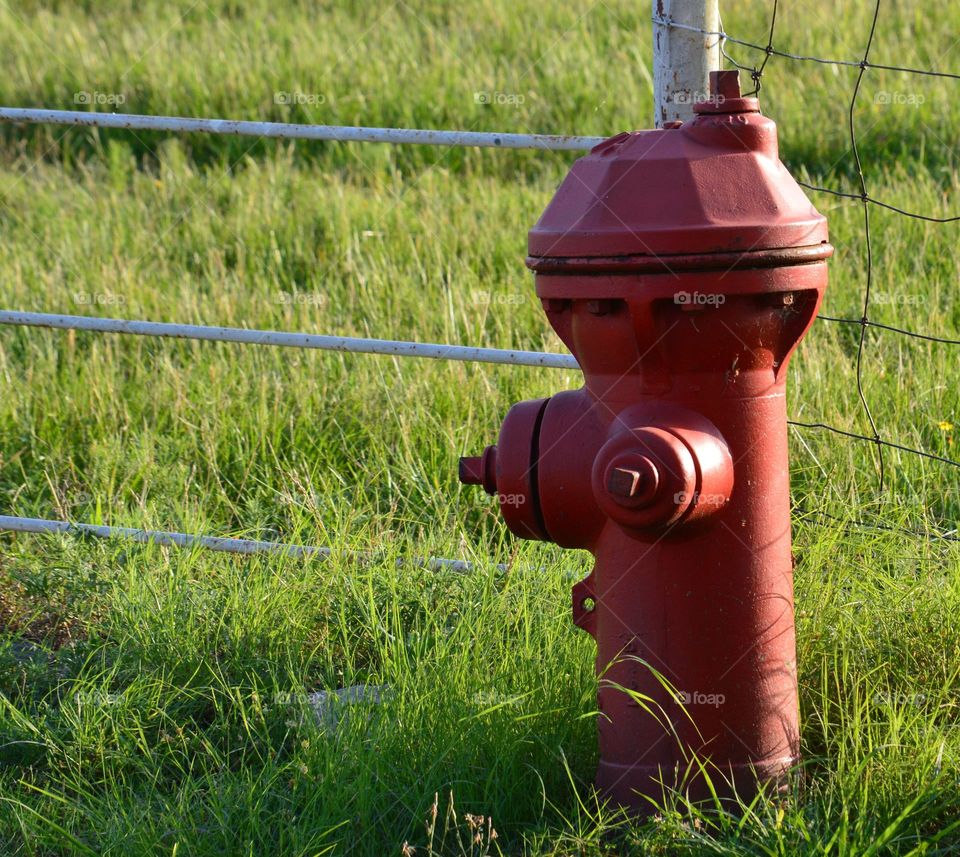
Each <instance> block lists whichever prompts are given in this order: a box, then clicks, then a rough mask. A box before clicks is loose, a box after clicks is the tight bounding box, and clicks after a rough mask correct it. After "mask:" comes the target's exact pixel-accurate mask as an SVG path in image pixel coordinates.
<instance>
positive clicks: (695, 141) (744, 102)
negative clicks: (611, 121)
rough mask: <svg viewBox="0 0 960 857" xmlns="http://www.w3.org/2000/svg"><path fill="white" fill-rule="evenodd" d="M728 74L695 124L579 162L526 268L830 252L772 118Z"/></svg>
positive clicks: (713, 261)
mask: <svg viewBox="0 0 960 857" xmlns="http://www.w3.org/2000/svg"><path fill="white" fill-rule="evenodd" d="M725 74H727V73H725V72H721V73H719V75H721V77H720V83H719V84H718V87H719V89H720V94H718V95H716V96H715V98H714V99H713V100H711V101H708V102H705V103H704V104H702V105H698V106H697V113H698V115H697V117H696V118H695V119H694V120H693V121H691V122H687V123H686V124H684V125H682V126H680V127H675V128H667V129H662V130H655V131H634V132H628V133H623V134H619V135H617V136H616V137H612V138H611V139H609V140H605V141H604V142H602V143H600V144H599V145H597V146H596V147H594V149H593V150H592V151H591V152H590V154H588V155H587V156H585V157H583V158H580V159H579V160H578V161H577V162H576V163H575V164H574V166H573V168H572V169H571V170H570V173H569V174H568V175H567V177H566V179H564V181H563V182H562V183H561V185H560V187H559V189H558V190H557V193H556V195H555V196H554V198H553V199H552V200H551V202H550V204H549V205H548V206H547V208H546V210H545V211H544V213H543V215H542V216H541V218H540V220H539V221H538V222H537V224H536V225H535V226H534V228H533V229H532V230H531V232H530V235H529V258H528V260H527V264H528V265H529V266H530V267H531V268H533V269H534V270H537V271H548V270H557V271H563V270H568V271H573V270H576V269H578V268H583V267H588V266H589V267H592V268H594V269H595V268H596V267H597V265H598V263H601V260H606V261H607V264H608V265H609V266H611V267H613V266H619V268H620V269H623V270H631V269H636V270H650V269H658V268H659V269H669V270H690V269H705V268H706V269H708V268H720V267H723V268H729V267H731V265H732V266H735V267H753V266H767V265H780V264H784V263H787V264H789V263H791V262H797V261H799V262H803V261H816V260H820V259H825V258H827V257H828V256H829V255H830V254H831V252H832V248H831V247H830V245H829V244H827V224H826V220H825V219H824V217H823V216H822V215H820V214H819V213H818V212H817V211H816V209H815V208H814V207H813V206H812V205H811V203H810V201H809V200H808V199H807V197H806V195H805V194H804V192H803V190H802V189H801V188H800V186H799V185H798V184H797V183H796V181H795V180H794V179H793V178H792V176H791V175H790V174H789V172H788V171H787V169H786V168H785V167H784V166H783V164H782V163H781V162H780V159H779V157H778V154H777V151H778V149H777V129H776V125H775V124H774V123H773V122H772V121H771V120H770V119H767V118H766V117H765V116H762V115H761V114H760V113H759V112H758V110H757V102H756V99H753V98H741V97H740V95H739V85H738V84H736V83H735V81H734V82H733V86H731V81H730V78H729V77H727V78H723V77H722V75H725ZM724 88H726V92H727V94H726V95H723V94H722V92H723V90H724ZM734 93H735V94H734ZM706 254H709V255H706Z"/></svg>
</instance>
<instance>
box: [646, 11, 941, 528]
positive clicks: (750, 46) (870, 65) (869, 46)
mask: <svg viewBox="0 0 960 857" xmlns="http://www.w3.org/2000/svg"><path fill="white" fill-rule="evenodd" d="M779 12H780V3H779V0H772V3H771V6H770V17H769V25H768V27H767V40H766V42H765V43H760V42H757V41H751V40H749V39H745V38H740V37H737V36H735V35H732V34H731V33H729V32H727V31H726V30H725V29H724V27H723V25H722V24H721V27H720V29H718V30H706V29H702V28H695V27H690V26H689V25H688V24H682V23H678V22H675V21H672V20H669V19H667V18H663V17H661V16H658V15H657V14H656V11H655V12H654V16H653V19H654V22H655V23H656V24H658V25H659V26H663V27H667V28H670V27H676V28H679V29H684V30H693V31H695V32H697V33H700V34H701V35H704V36H714V37H716V38H717V39H719V41H720V49H721V53H722V55H723V56H724V58H725V60H726V61H727V62H728V63H729V64H730V65H732V66H734V67H735V68H738V69H740V70H741V71H742V72H745V73H747V74H748V75H749V76H750V79H751V81H752V82H753V88H752V90H750V91H749V92H748V93H747V94H749V95H754V96H760V94H761V92H762V90H763V84H764V74H765V73H766V71H767V69H768V65H769V63H770V62H771V60H772V59H777V60H778V61H789V62H794V63H818V64H822V65H828V66H843V67H849V68H851V69H856V70H857V71H856V77H855V82H854V85H853V87H852V90H851V92H850V97H849V101H848V102H847V104H846V126H847V133H848V138H849V153H850V156H851V158H852V161H853V168H854V175H855V180H856V185H857V187H856V189H855V190H848V189H838V188H830V187H824V186H821V185H818V184H813V183H810V182H805V181H799V180H798V183H799V184H800V185H801V186H802V187H804V188H806V189H807V190H810V191H812V192H814V193H821V194H828V195H830V196H833V197H839V198H842V199H847V200H852V201H855V202H857V203H859V204H860V206H861V207H862V217H863V229H862V236H863V248H864V263H865V264H864V274H863V289H862V313H861V315H860V317H859V318H847V317H839V316H834V315H828V314H823V313H821V314H820V315H818V319H819V320H820V321H824V322H827V323H831V324H838V325H854V326H857V327H858V328H859V335H858V341H857V348H856V355H855V371H856V374H855V380H856V393H857V398H858V400H859V403H860V407H861V411H862V413H863V416H864V418H865V420H866V422H867V424H868V426H869V429H870V434H862V433H859V432H855V431H851V430H849V429H845V428H842V427H839V426H833V425H828V424H825V423H822V422H807V421H797V420H791V421H790V424H791V425H793V426H795V427H797V428H800V429H812V430H825V431H829V432H832V433H834V434H836V435H838V436H841V437H845V438H848V439H851V440H855V441H859V442H864V443H867V444H871V445H872V446H873V448H874V451H875V455H876V461H877V485H878V494H879V495H880V496H882V495H883V493H884V490H885V487H886V484H887V482H888V463H887V460H886V457H885V450H897V451H899V452H903V453H906V454H909V455H915V456H919V457H922V458H926V459H927V460H931V461H935V462H937V463H939V464H942V465H945V466H947V467H951V468H957V467H960V461H957V460H955V459H953V458H949V457H946V456H941V455H935V454H932V453H930V452H926V451H924V450H921V449H916V448H912V447H910V446H907V445H905V444H902V443H897V442H895V441H893V440H890V439H888V438H887V437H886V436H885V434H884V432H883V429H882V427H881V426H880V425H879V424H878V421H877V420H876V418H875V416H874V411H873V409H872V407H871V401H870V397H869V396H868V394H867V392H866V389H865V378H864V358H865V353H866V350H867V348H868V332H869V331H870V330H871V329H873V330H876V331H878V332H879V333H884V334H894V335H899V336H903V337H908V338H911V339H917V340H923V341H926V342H931V343H936V344H939V345H943V346H956V345H960V339H954V338H949V337H943V336H937V335H934V334H930V333H924V332H921V331H916V330H910V329H907V328H904V327H900V326H896V325H890V324H885V323H882V322H878V321H875V320H873V319H872V318H871V317H870V313H871V299H872V296H873V295H872V290H873V287H874V275H875V259H874V233H873V229H872V223H871V216H870V212H871V207H877V208H881V209H886V210H888V211H891V212H894V213H896V214H899V215H901V216H903V217H906V218H912V219H916V220H921V221H925V222H928V223H934V224H948V223H954V222H957V221H960V215H950V216H946V217H936V216H932V215H929V214H925V213H923V212H919V211H911V210H907V209H905V208H902V207H900V206H897V205H893V204H891V203H889V202H886V201H884V200H882V199H878V198H877V197H875V196H873V195H871V193H870V191H869V187H868V184H867V179H866V176H865V175H864V163H863V160H862V157H861V151H860V140H859V137H858V125H857V106H858V101H859V99H860V98H861V96H862V90H863V84H864V80H865V77H866V75H867V74H868V73H869V72H870V71H871V70H876V71H889V72H897V73H902V74H908V75H920V76H924V77H933V78H942V79H945V80H960V74H958V73H954V72H950V71H943V70H939V69H932V68H916V67H910V66H904V65H896V64H889V63H882V62H875V61H874V60H873V59H872V58H871V52H872V50H873V48H874V44H875V40H876V36H877V32H878V27H879V26H880V24H881V21H882V18H881V0H876V2H875V3H874V4H873V7H872V12H871V16H870V20H869V28H868V30H867V33H866V35H865V40H864V45H863V52H862V54H861V55H860V56H858V57H850V58H831V57H822V56H815V55H812V54H802V53H796V52H792V51H788V50H784V49H782V48H780V47H778V46H777V39H778V35H779V34H778V29H777V19H778V13H779ZM729 45H736V46H738V47H739V48H743V49H746V50H747V51H750V52H752V53H754V54H759V55H760V56H759V57H758V58H757V61H755V62H748V61H745V60H742V59H737V58H736V57H734V56H732V55H731V51H730V49H729ZM819 514H821V515H823V516H824V517H826V518H832V519H835V520H841V519H840V518H839V517H838V516H835V515H832V514H830V513H829V512H827V511H826V510H823V509H821V510H819ZM852 523H853V524H854V525H856V526H860V527H864V528H874V529H885V530H894V531H898V532H904V533H907V534H915V535H921V536H926V537H932V538H942V539H946V540H952V541H956V540H957V539H958V537H957V535H956V530H955V529H952V530H945V531H941V532H934V533H931V532H929V531H928V530H912V529H909V528H903V527H895V526H891V525H889V524H887V523H884V522H883V521H853V522H852Z"/></svg>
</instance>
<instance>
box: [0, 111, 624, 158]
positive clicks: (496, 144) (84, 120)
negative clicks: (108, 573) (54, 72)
mask: <svg viewBox="0 0 960 857" xmlns="http://www.w3.org/2000/svg"><path fill="white" fill-rule="evenodd" d="M0 122H27V123H30V124H34V125H74V126H78V127H88V128H116V129H120V130H126V131H171V132H186V133H201V134H225V135H228V136H240V137H271V138H279V139H282V140H330V141H341V142H353V143H408V144H413V145H420V146H470V147H479V148H489V149H546V150H554V151H563V150H567V151H582V150H584V149H592V148H593V147H594V146H596V145H597V144H598V143H602V142H603V141H604V140H605V139H606V138H605V137H580V136H576V135H573V134H500V133H497V132H495V131H432V130H426V129H420V130H418V129H408V128H365V127H358V126H354V125H298V124H295V123H290V122H252V121H246V120H237V119H194V118H190V117H187V116H143V115H140V114H136V113H96V112H94V111H87V110H44V109H40V108H33V107H0Z"/></svg>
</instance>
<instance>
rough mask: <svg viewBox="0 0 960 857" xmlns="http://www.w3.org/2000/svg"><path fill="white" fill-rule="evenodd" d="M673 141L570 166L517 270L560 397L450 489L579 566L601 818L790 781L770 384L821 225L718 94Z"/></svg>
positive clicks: (775, 410) (517, 411)
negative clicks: (466, 492)
mask: <svg viewBox="0 0 960 857" xmlns="http://www.w3.org/2000/svg"><path fill="white" fill-rule="evenodd" d="M694 109H695V112H696V116H695V118H694V119H693V120H691V121H690V122H687V123H685V124H683V125H673V126H670V127H668V128H665V129H662V130H656V131H638V132H633V133H623V134H619V135H618V136H616V137H612V138H611V139H609V140H606V141H605V142H603V143H601V144H600V145H598V146H597V147H595V148H594V149H593V150H592V151H591V152H590V153H589V154H588V155H587V156H586V157H584V158H581V159H580V160H578V161H577V162H576V163H575V164H574V166H573V168H572V170H571V171H570V174H569V175H568V176H567V178H566V179H565V180H564V181H563V183H562V184H561V185H560V188H559V190H558V191H557V193H556V196H555V197H554V198H553V200H552V201H551V203H550V204H549V206H548V207H547V209H546V211H545V212H544V214H543V216H542V217H541V218H540V221H539V222H538V223H537V225H536V226H535V227H534V228H533V230H532V231H531V232H530V241H529V248H530V256H529V258H528V259H527V264H528V266H529V267H530V268H532V269H533V270H534V272H535V273H536V288H537V295H538V296H539V297H540V299H541V301H542V303H543V307H544V310H545V311H546V313H547V318H548V319H549V321H550V324H551V325H552V327H553V329H554V330H555V331H556V332H557V334H558V335H559V336H560V338H561V339H562V340H563V342H564V343H565V344H566V345H567V347H568V348H569V349H570V351H571V352H573V354H574V355H575V356H576V358H577V360H578V361H579V363H580V366H581V368H582V370H583V376H584V386H583V388H582V389H580V390H575V391H568V392H562V393H558V394H557V395H555V396H553V397H551V398H549V399H539V400H536V401H528V402H521V403H520V404H517V405H515V406H514V407H513V408H511V409H510V411H509V413H508V414H507V416H506V419H505V420H504V423H503V426H502V428H501V431H500V438H499V441H498V443H497V445H496V446H491V447H488V448H487V449H486V451H485V452H484V453H483V456H482V457H479V458H464V459H461V462H460V479H461V481H462V482H464V483H468V484H482V485H483V486H484V488H485V489H486V490H487V491H488V492H489V493H491V494H499V495H500V497H509V498H511V499H512V498H516V497H517V496H522V497H524V499H525V501H524V502H523V503H516V502H509V503H507V502H501V512H502V514H503V516H504V518H505V519H506V522H507V524H508V526H509V527H510V529H511V530H512V531H513V532H514V533H515V534H517V535H518V536H521V537H523V538H528V539H543V540H546V541H553V542H556V543H557V544H558V545H561V546H563V547H568V548H583V549H586V550H589V551H590V552H591V553H593V555H594V557H595V558H596V565H595V566H594V569H593V571H592V572H591V573H590V574H589V575H588V576H587V577H586V578H585V579H584V580H582V581H580V582H579V583H578V584H576V585H575V586H574V587H573V621H574V623H576V625H578V626H579V627H580V628H583V629H584V630H586V631H588V632H589V633H590V634H592V635H593V636H594V637H595V638H596V641H597V649H598V652H597V671H598V675H599V676H600V682H599V694H598V696H599V700H598V705H599V717H598V729H599V739H600V768H599V771H598V774H597V784H598V786H599V788H600V789H601V791H602V792H603V793H604V794H605V795H606V796H608V797H610V798H612V799H613V800H614V801H615V802H617V803H620V804H623V805H626V806H631V807H635V808H637V809H639V810H649V809H650V808H651V804H650V801H649V800H648V799H652V800H653V801H655V802H656V803H662V801H663V798H664V794H665V791H664V790H665V789H671V790H672V789H678V790H681V792H682V793H683V794H686V795H687V796H688V797H690V798H691V799H693V800H699V799H703V798H706V797H707V796H708V795H709V794H710V788H711V786H710V785H709V784H708V782H707V779H708V778H709V781H710V784H712V789H713V790H715V791H716V793H717V794H718V795H719V796H720V797H721V798H724V799H727V798H730V797H732V796H733V795H734V794H737V795H739V796H740V797H741V798H743V799H746V800H749V799H750V797H752V795H754V794H755V793H756V791H757V789H758V788H760V787H763V786H764V785H766V786H767V787H773V788H777V787H782V786H783V785H784V784H785V783H786V775H787V773H788V771H789V770H790V768H791V767H792V766H794V765H795V763H796V762H797V761H798V756H799V746H798V745H799V735H798V727H799V715H798V705H797V668H796V642H795V637H794V616H793V573H792V562H791V550H790V505H789V488H790V486H789V474H788V469H787V422H786V404H785V397H784V393H785V385H786V376H787V365H788V362H789V359H790V356H791V354H792V353H793V351H794V349H795V348H796V346H797V344H798V342H799V341H800V339H801V338H802V337H803V335H804V334H805V333H806V331H807V329H808V328H809V326H810V325H811V323H812V322H813V319H814V318H815V316H816V314H817V308H818V307H819V305H820V301H821V298H822V296H823V291H824V288H825V286H826V280H827V268H826V259H827V258H828V257H829V256H830V255H831V253H832V252H833V248H832V247H831V246H830V245H829V244H828V243H827V225H826V221H825V219H824V218H823V217H822V216H821V215H820V214H818V213H817V211H816V210H815V209H814V208H813V206H812V205H811V203H810V202H809V200H808V199H807V198H806V196H805V195H804V193H803V191H802V190H801V189H800V187H799V186H798V185H797V183H796V182H795V181H794V180H793V178H791V176H790V174H789V173H788V172H787V170H786V168H785V167H784V166H783V164H782V163H781V162H780V160H779V157H778V150H777V131H776V126H775V125H774V123H773V122H772V121H770V120H769V119H767V118H765V117H764V116H761V115H760V113H759V109H758V103H757V100H756V99H755V98H747V97H742V96H741V94H740V83H739V76H738V73H737V72H736V71H721V72H713V73H711V96H710V98H709V99H708V100H707V101H705V102H703V103H700V104H697V105H696V106H695V108H694Z"/></svg>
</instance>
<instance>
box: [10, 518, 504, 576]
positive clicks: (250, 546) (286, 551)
mask: <svg viewBox="0 0 960 857" xmlns="http://www.w3.org/2000/svg"><path fill="white" fill-rule="evenodd" d="M0 531H4V532H11V533H53V534H60V535H70V536H94V537H96V538H98V539H127V540H130V541H134V542H140V543H142V544H157V545H163V546H166V547H178V548H195V547H196V548H206V549H207V550H213V551H221V552H223V553H236V554H246V555H249V554H279V555H282V556H289V557H298V558H304V559H311V558H314V559H329V558H330V557H331V555H332V554H333V551H332V550H331V549H330V548H324V547H314V546H311V545H294V544H286V543H284V542H269V541H259V540H257V539H233V538H224V537H222V536H203V535H193V534H190V533H176V532H170V531H167V530H139V529H134V528H132V527H107V526H102V525H99V524H74V523H70V522H67V521H52V520H48V519H46V518H20V517H16V516H12V515H0ZM347 555H348V556H350V557H352V558H354V559H361V560H363V559H366V560H371V559H375V558H376V555H375V554H373V553H357V552H348V553H347ZM397 565H422V566H424V567H426V568H429V569H434V570H441V569H442V570H444V571H457V572H468V571H473V570H474V569H475V568H476V566H475V564H474V563H472V562H466V561H465V560H461V559H445V558H443V557H436V556H431V557H427V558H423V557H412V558H410V559H406V560H403V559H400V560H397ZM495 568H496V569H497V570H499V571H506V568H507V567H506V566H505V565H503V564H500V565H496V566H495Z"/></svg>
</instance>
